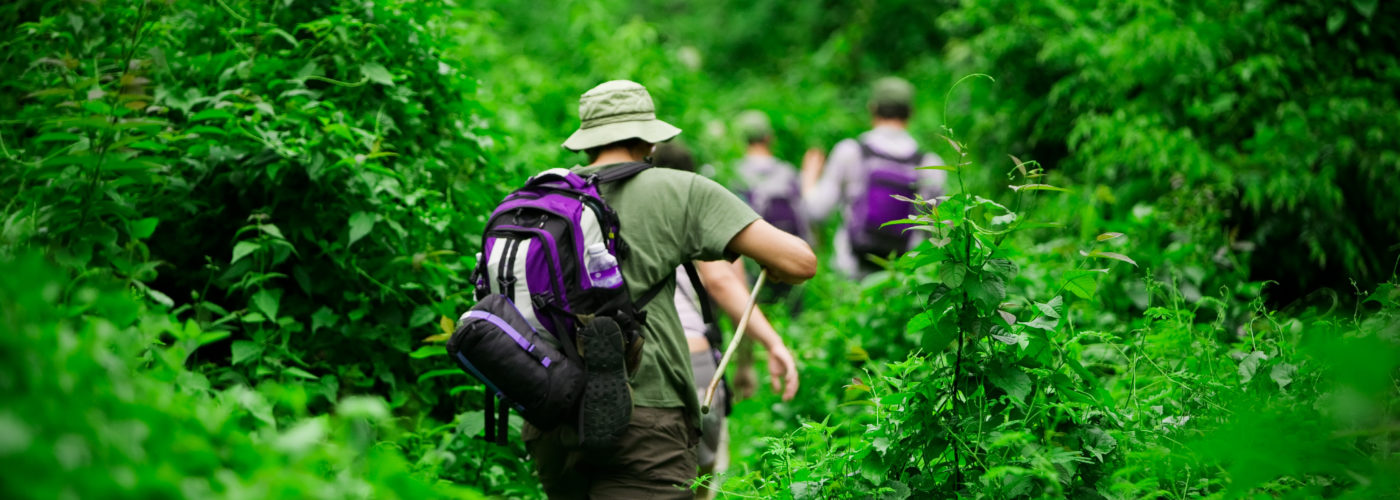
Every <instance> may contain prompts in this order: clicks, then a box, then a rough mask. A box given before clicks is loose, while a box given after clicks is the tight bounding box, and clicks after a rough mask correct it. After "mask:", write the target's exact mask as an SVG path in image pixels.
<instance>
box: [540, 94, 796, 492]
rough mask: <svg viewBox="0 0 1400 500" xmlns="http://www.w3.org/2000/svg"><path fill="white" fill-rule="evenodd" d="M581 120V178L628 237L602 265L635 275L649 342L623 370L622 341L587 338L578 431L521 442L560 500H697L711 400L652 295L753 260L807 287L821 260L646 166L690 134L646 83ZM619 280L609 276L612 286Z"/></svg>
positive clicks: (582, 111)
mask: <svg viewBox="0 0 1400 500" xmlns="http://www.w3.org/2000/svg"><path fill="white" fill-rule="evenodd" d="M579 115H580V119H581V122H582V123H581V125H580V127H579V129H578V130H577V131H576V132H574V134H573V135H571V136H570V137H569V138H568V140H567V141H565V142H564V147H565V148H567V149H569V150H571V151H582V152H585V153H586V154H587V156H588V164H587V165H586V166H575V167H573V168H572V169H570V171H571V172H572V173H573V174H576V176H577V177H580V178H582V179H585V180H588V181H587V182H590V183H593V182H595V181H596V187H597V190H598V192H599V193H600V194H601V197H602V199H603V200H605V201H606V203H607V205H608V206H609V207H611V209H612V211H614V212H615V213H616V217H617V222H618V224H617V226H616V227H617V228H619V229H618V231H619V235H618V236H620V238H619V240H618V241H619V242H625V243H619V245H618V247H619V250H618V251H617V252H616V253H617V255H616V256H615V260H611V259H610V258H609V257H610V255H599V256H598V258H599V260H601V261H602V262H604V263H605V264H606V265H612V266H613V267H614V268H616V270H617V271H620V275H619V277H618V279H623V278H625V283H624V284H623V286H625V287H626V290H627V292H628V296H629V297H630V299H631V301H632V302H633V303H634V304H636V306H637V307H638V308H639V309H640V310H641V318H640V319H641V321H640V324H641V339H643V340H644V342H641V350H642V351H641V356H639V357H637V358H635V359H636V360H637V361H636V362H637V363H638V365H637V366H629V367H628V369H627V370H626V371H624V370H622V369H620V368H618V365H619V364H620V363H617V360H618V359H619V358H622V357H624V355H625V351H624V350H625V347H624V343H623V342H622V341H621V340H617V341H610V342H601V343H600V342H587V343H584V342H583V341H585V340H589V339H586V338H583V337H580V339H579V340H580V342H581V343H582V345H581V347H582V348H581V349H579V351H580V352H579V355H580V357H582V361H583V365H584V366H585V367H587V382H586V383H585V391H586V392H585V393H584V395H583V400H582V401H581V403H580V404H581V405H582V406H583V408H584V411H583V412H582V414H581V416H580V418H579V423H578V424H577V425H573V424H564V425H560V426H558V427H555V428H549V429H542V428H539V427H536V426H535V425H534V423H533V422H530V421H528V418H527V422H526V424H525V426H524V429H523V431H522V437H523V439H524V441H525V446H526V449H527V450H529V453H530V456H531V457H532V459H533V461H534V463H535V470H536V472H537V474H538V475H539V477H540V481H541V482H542V483H543V485H544V491H545V493H546V494H547V495H548V496H549V497H550V498H551V499H561V498H677V499H680V498H691V496H692V495H691V491H690V490H689V489H688V488H689V486H690V484H691V482H692V481H693V480H694V479H695V477H696V470H697V466H698V463H697V457H696V444H697V443H698V442H699V438H700V432H699V427H700V403H699V397H697V395H696V391H695V381H694V375H693V373H692V372H691V370H690V360H689V356H688V355H689V345H688V342H687V340H686V336H685V332H684V331H683V330H682V327H681V321H680V318H679V316H678V313H677V311H676V308H675V305H674V302H673V301H670V300H650V299H652V298H655V297H674V294H675V287H676V283H677V282H676V268H677V267H679V266H681V265H682V264H685V263H688V262H692V261H697V260H700V261H715V260H731V259H733V258H736V257H737V256H738V255H743V256H747V257H750V258H752V259H754V260H755V261H757V262H758V263H759V264H760V265H762V266H763V267H764V268H766V269H767V270H768V273H769V275H770V276H771V277H773V278H774V279H776V280H778V281H780V282H787V283H800V282H802V281H805V280H807V279H809V278H811V277H812V275H813V274H814V273H815V272H816V256H815V255H813V254H812V250H811V248H810V247H808V246H807V244H806V243H804V242H803V241H802V240H801V239H800V238H797V237H795V236H792V235H790V234H788V233H785V232H783V231H782V230H779V229H777V228H775V227H773V225H771V224H769V223H767V222H765V221H763V220H762V219H760V218H759V216H758V214H757V213H755V212H754V211H753V210H752V209H750V208H749V207H748V205H746V204H744V202H743V200H740V199H739V198H738V197H737V196H735V195H733V194H732V193H730V192H729V191H728V190H726V189H724V188H723V187H721V186H720V185H719V184H717V183H715V182H714V181H711V180H709V179H707V178H705V177H702V176H699V175H696V174H694V173H689V172H681V171H677V170H672V169H660V168H647V167H650V165H648V164H643V163H641V162H643V160H645V159H647V157H648V155H650V154H651V152H652V148H653V145H654V144H656V143H659V142H663V141H666V140H670V139H672V138H674V137H676V136H677V135H678V134H680V129H677V128H676V127H674V126H671V125H670V124H668V123H666V122H664V121H661V120H658V119H656V114H655V108H654V107H653V104H652V99H651V96H650V94H649V93H648V92H647V90H646V88H645V87H643V86H641V85H639V84H637V83H635V82H630V81H625V80H615V81H610V82H606V83H603V84H601V85H599V86H597V87H594V88H593V89H592V90H589V91H588V92H586V93H584V94H583V96H582V97H581V98H580V100H579ZM618 178H621V180H614V179H618ZM590 228H592V229H590ZM598 229H599V225H595V224H593V223H591V222H589V221H588V220H587V218H585V220H584V222H583V223H582V231H583V232H585V233H588V232H590V231H595V230H598ZM589 257H590V259H591V258H592V257H593V255H592V252H590V255H589ZM609 272H611V269H605V270H604V271H603V272H600V276H603V278H602V279H608V278H607V276H609V275H610V274H609ZM589 277H590V278H592V277H593V276H592V272H591V269H590V276H589ZM547 300H548V298H542V299H540V301H547ZM526 309H530V308H528V307H527V308H526ZM578 319H579V320H584V318H578ZM594 321H595V322H596V321H597V320H596V319H595V320H594ZM599 367H601V368H599ZM629 372H631V373H633V374H631V375H630V376H629V374H628V373H629ZM619 384H622V385H625V387H626V389H627V390H626V391H622V392H621V393H620V394H617V393H615V391H601V392H598V393H597V394H598V395H602V396H604V397H603V398H601V399H600V398H592V397H591V396H593V395H594V394H592V393H591V392H589V391H588V388H591V387H593V386H595V385H603V386H608V387H613V386H616V385H619ZM617 416H626V418H625V419H623V420H622V422H624V425H623V426H622V427H621V428H608V427H609V426H613V425H614V424H615V423H616V421H617V418H616V417H617ZM598 435H615V436H616V439H614V440H612V441H611V442H608V443H602V444H601V445H599V444H598V443H595V442H594V441H593V439H591V438H590V436H598ZM588 443H592V445H591V446H582V445H581V444H588Z"/></svg>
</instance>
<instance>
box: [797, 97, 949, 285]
mask: <svg viewBox="0 0 1400 500" xmlns="http://www.w3.org/2000/svg"><path fill="white" fill-rule="evenodd" d="M913 98H914V87H913V85H910V84H909V82H907V81H905V80H903V79H900V78H896V77H887V78H882V79H880V80H878V81H876V82H875V85H874V88H873V91H872V93H871V98H870V104H869V108H870V114H871V121H872V125H873V128H872V129H871V130H870V131H868V132H865V133H863V134H861V135H860V136H859V137H857V138H854V139H846V140H844V141H841V142H839V143H837V144H836V146H835V147H833V148H832V149H831V155H830V156H829V157H827V158H822V157H821V152H820V151H818V150H812V151H808V154H807V156H806V157H805V158H804V159H803V162H802V199H803V202H804V205H805V207H806V209H807V215H809V216H810V217H811V218H812V219H813V220H814V221H820V220H824V219H826V218H827V217H828V216H830V215H831V213H832V212H833V211H834V209H835V208H836V207H837V206H840V207H842V217H843V219H844V221H845V222H844V224H842V226H841V229H840V230H838V231H837V234H836V238H835V240H834V241H833V245H832V246H833V248H832V249H833V253H834V254H835V256H834V257H835V264H836V267H837V269H840V270H841V271H842V272H844V273H845V274H846V275H847V276H849V277H851V278H853V279H859V278H862V277H864V276H865V275H867V274H869V273H871V272H873V271H876V270H878V269H879V267H878V265H876V264H875V263H874V261H872V260H871V259H870V257H871V256H875V257H881V258H883V257H888V256H890V255H898V254H902V253H903V252H904V251H906V250H908V249H909V248H912V247H913V246H914V245H915V244H916V243H917V241H916V240H915V239H913V238H912V237H911V235H910V234H907V233H905V232H904V231H903V228H902V227H901V226H887V227H882V224H884V223H885V222H889V221H892V220H899V219H904V218H906V217H907V216H908V215H910V214H913V213H914V212H915V208H914V206H913V205H911V204H910V203H908V202H904V201H899V200H898V199H895V198H894V197H893V196H892V195H898V196H903V197H907V198H913V197H914V194H915V193H918V194H920V195H922V196H923V197H924V198H925V199H932V198H934V197H937V196H939V195H941V194H943V190H944V186H945V183H946V181H947V175H946V173H945V172H943V171H941V170H917V168H918V167H922V166H929V165H942V164H943V160H942V159H941V158H939V157H938V155H936V154H934V153H931V152H923V151H922V150H920V149H919V143H918V141H916V140H914V137H913V136H912V135H910V134H909V131H908V128H909V116H910V114H911V113H912V111H913V109H912V107H913Z"/></svg>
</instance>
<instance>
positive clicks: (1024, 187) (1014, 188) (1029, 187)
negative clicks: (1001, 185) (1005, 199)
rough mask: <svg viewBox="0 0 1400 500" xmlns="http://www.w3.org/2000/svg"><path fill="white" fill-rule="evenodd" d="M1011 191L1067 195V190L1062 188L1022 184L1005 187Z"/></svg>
mask: <svg viewBox="0 0 1400 500" xmlns="http://www.w3.org/2000/svg"><path fill="white" fill-rule="evenodd" d="M1007 187H1009V188H1011V190H1012V191H1061V192H1066V193H1068V192H1069V190H1068V189H1065V188H1062V187H1055V186H1051V185H1049V184H1022V185H1020V186H1007Z"/></svg>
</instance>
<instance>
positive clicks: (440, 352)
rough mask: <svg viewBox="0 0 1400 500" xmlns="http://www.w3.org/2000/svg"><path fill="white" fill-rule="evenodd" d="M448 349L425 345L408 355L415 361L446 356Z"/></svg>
mask: <svg viewBox="0 0 1400 500" xmlns="http://www.w3.org/2000/svg"><path fill="white" fill-rule="evenodd" d="M446 355H447V347H446V346H440V345H425V346H423V347H419V348H418V349H417V350H415V351H413V352H411V353H409V354H408V357H410V358H413V359H423V358H431V357H435V356H446Z"/></svg>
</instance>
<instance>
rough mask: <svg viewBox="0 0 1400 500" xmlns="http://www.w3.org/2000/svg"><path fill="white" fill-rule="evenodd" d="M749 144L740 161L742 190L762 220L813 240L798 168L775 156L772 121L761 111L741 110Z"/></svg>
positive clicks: (740, 120) (740, 122)
mask: <svg viewBox="0 0 1400 500" xmlns="http://www.w3.org/2000/svg"><path fill="white" fill-rule="evenodd" d="M736 122H737V125H738V129H739V133H740V134H743V136H744V141H745V142H746V143H747V147H746V149H745V150H744V157H743V158H742V159H740V160H739V165H738V171H739V180H740V186H739V191H740V192H741V193H743V195H744V197H745V198H746V199H748V202H749V206H750V207H753V209H754V211H755V212H758V215H760V216H762V217H763V220H766V221H768V222H769V223H770V224H773V226H775V227H777V228H778V229H782V230H783V231H787V232H789V233H792V234H795V235H797V236H798V237H800V238H802V239H803V240H807V241H808V242H810V241H811V228H810V227H808V225H807V214H806V211H805V210H804V209H803V207H802V184H801V182H800V181H799V180H798V172H797V168H796V167H793V166H792V164H791V163H788V162H785V161H783V160H781V159H778V157H776V156H774V155H773V124H772V122H771V121H769V119H768V115H767V114H766V113H764V112H762V111H757V110H749V111H745V112H743V113H740V114H739V116H738V119H737V120H736Z"/></svg>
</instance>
